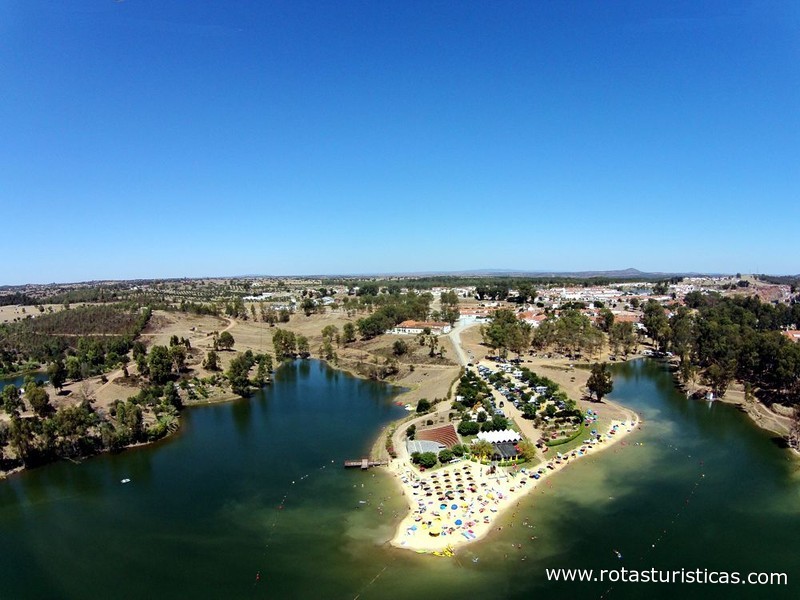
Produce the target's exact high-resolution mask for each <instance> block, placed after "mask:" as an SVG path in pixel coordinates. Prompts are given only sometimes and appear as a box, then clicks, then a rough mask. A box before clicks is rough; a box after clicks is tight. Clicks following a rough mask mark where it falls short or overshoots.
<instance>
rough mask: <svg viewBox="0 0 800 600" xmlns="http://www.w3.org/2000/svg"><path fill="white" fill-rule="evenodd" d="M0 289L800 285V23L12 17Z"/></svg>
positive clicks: (781, 5)
mask: <svg viewBox="0 0 800 600" xmlns="http://www.w3.org/2000/svg"><path fill="white" fill-rule="evenodd" d="M0 89H1V90H2V93H0V139H2V143H0V206H1V207H2V209H3V214H4V215H6V222H5V228H4V229H5V231H4V234H3V235H2V236H0V250H2V252H3V257H4V259H3V262H2V263H0V284H17V283H25V282H50V281H79V280H87V279H104V278H111V279H126V278H139V277H178V276H215V275H219V276H225V275H235V274H245V273H260V274H278V275H287V274H335V273H376V272H377V273H386V272H411V271H450V270H466V269H483V268H510V269H524V270H565V271H570V270H590V269H617V268H626V267H636V268H639V269H642V270H649V271H705V272H736V271H741V272H753V271H758V272H768V273H793V274H794V273H798V272H800V262H798V256H800V252H798V248H800V243H798V241H797V240H798V236H797V233H796V228H797V225H798V220H799V219H798V218H799V217H800V4H798V3H796V2H737V1H734V0H726V1H722V2H696V1H689V2H670V3H663V2H651V1H642V0H636V1H633V2H622V1H620V2H601V1H597V2H568V1H564V2H561V1H540V2H410V1H403V2H374V1H369V2H350V1H336V2H333V1H331V2H323V1H316V2H308V3H306V2H300V1H298V0H290V1H286V2H264V1H260V0H252V1H236V0H224V1H218V2H212V1H206V2H188V1H182V2H177V1H169V0H152V1H148V0H125V1H124V2H114V1H113V0H107V1H102V0H93V1H89V0H77V1H75V2H68V3H67V2H52V1H47V2H45V1H38V0H5V1H4V2H2V3H0Z"/></svg>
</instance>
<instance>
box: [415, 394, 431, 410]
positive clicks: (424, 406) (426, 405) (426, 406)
mask: <svg viewBox="0 0 800 600" xmlns="http://www.w3.org/2000/svg"><path fill="white" fill-rule="evenodd" d="M430 408H431V403H430V401H429V400H428V399H427V398H422V399H421V400H420V401H419V402H417V412H418V413H424V412H428V411H429V410H430Z"/></svg>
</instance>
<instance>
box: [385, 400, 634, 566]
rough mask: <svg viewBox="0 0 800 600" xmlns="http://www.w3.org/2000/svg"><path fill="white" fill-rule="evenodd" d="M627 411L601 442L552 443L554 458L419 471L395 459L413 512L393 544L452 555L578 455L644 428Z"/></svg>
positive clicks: (393, 470)
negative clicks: (568, 447)
mask: <svg viewBox="0 0 800 600" xmlns="http://www.w3.org/2000/svg"><path fill="white" fill-rule="evenodd" d="M625 410H626V412H627V413H628V415H629V417H628V419H626V420H625V421H618V420H613V421H612V422H611V423H610V426H609V431H608V432H607V433H604V434H602V435H601V436H599V437H600V439H599V440H598V441H597V442H595V443H588V444H583V445H582V446H581V447H580V448H578V449H575V450H572V451H570V452H567V453H565V454H564V455H563V456H562V455H560V454H559V453H558V451H557V447H553V448H552V449H551V451H552V452H553V453H554V455H553V457H552V458H551V459H550V460H548V461H545V462H543V463H539V464H536V465H533V466H528V465H525V464H523V465H520V466H516V467H497V468H496V470H495V472H494V473H489V471H490V466H489V465H484V464H481V463H479V462H475V461H473V460H468V459H464V460H461V461H459V462H456V463H453V464H448V465H445V466H442V467H440V468H438V469H434V470H430V471H420V470H419V469H417V468H416V467H415V466H413V465H411V464H410V463H408V462H406V461H404V460H394V461H392V463H391V464H389V465H388V466H386V467H383V469H384V470H386V471H387V472H388V473H389V474H390V475H391V476H392V478H393V479H394V480H395V481H396V482H397V485H398V486H399V488H400V490H401V493H402V495H403V496H404V497H405V498H406V500H407V506H408V514H407V515H406V516H405V517H403V518H402V519H401V521H400V523H399V524H398V525H397V528H396V531H395V534H394V536H393V537H392V539H391V540H389V544H390V545H392V546H394V547H396V548H400V549H405V550H411V551H414V552H417V553H419V554H428V553H429V554H438V555H445V556H447V555H450V554H451V553H452V552H454V551H455V550H457V549H458V548H460V547H463V546H464V545H467V544H469V543H472V542H477V541H480V540H482V539H483V538H485V537H486V536H487V535H488V534H489V533H491V532H492V531H494V530H497V529H498V527H499V528H502V526H498V523H499V522H501V520H502V517H503V516H504V514H506V513H507V512H508V510H509V509H510V508H511V507H513V506H516V505H517V504H518V503H519V501H520V500H521V499H522V498H524V497H525V496H527V495H528V494H530V493H531V491H532V490H534V489H536V488H537V487H538V486H539V485H540V484H542V483H543V482H546V481H549V479H550V478H551V477H552V476H553V475H555V474H556V473H558V472H559V471H561V470H562V469H564V468H565V467H567V466H568V465H570V464H572V463H574V462H576V461H577V460H580V459H581V458H583V457H585V456H588V455H596V454H597V453H598V452H602V451H603V450H605V449H607V448H610V447H612V446H614V445H616V444H618V443H620V442H622V440H623V439H624V438H625V437H627V436H628V435H629V434H630V433H633V432H634V431H637V430H639V429H641V426H642V421H641V419H640V417H639V415H637V414H636V413H635V412H633V411H631V410H629V409H625ZM611 431H614V433H611ZM448 492H449V493H448ZM454 507H455V508H454Z"/></svg>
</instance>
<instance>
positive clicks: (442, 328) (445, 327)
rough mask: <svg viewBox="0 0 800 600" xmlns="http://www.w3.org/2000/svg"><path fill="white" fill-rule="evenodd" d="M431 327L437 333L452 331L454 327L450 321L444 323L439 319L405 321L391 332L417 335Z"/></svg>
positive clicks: (432, 331)
mask: <svg viewBox="0 0 800 600" xmlns="http://www.w3.org/2000/svg"><path fill="white" fill-rule="evenodd" d="M426 329H429V330H430V332H431V333H433V334H435V335H441V334H444V333H450V330H451V329H452V327H450V323H442V322H438V321H403V322H402V323H400V324H399V325H397V326H396V327H394V329H390V330H389V333H395V334H398V335H417V334H420V333H422V332H424V331H425V330H426Z"/></svg>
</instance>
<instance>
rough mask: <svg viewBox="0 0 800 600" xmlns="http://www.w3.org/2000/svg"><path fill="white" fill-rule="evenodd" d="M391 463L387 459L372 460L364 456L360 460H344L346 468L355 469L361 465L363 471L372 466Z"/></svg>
mask: <svg viewBox="0 0 800 600" xmlns="http://www.w3.org/2000/svg"><path fill="white" fill-rule="evenodd" d="M386 464H389V463H387V462H386V461H385V460H370V459H368V458H362V459H360V460H346V461H344V468H345V469H355V468H357V467H360V468H361V470H362V471H366V470H367V469H369V468H370V467H382V466H383V465H386Z"/></svg>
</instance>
